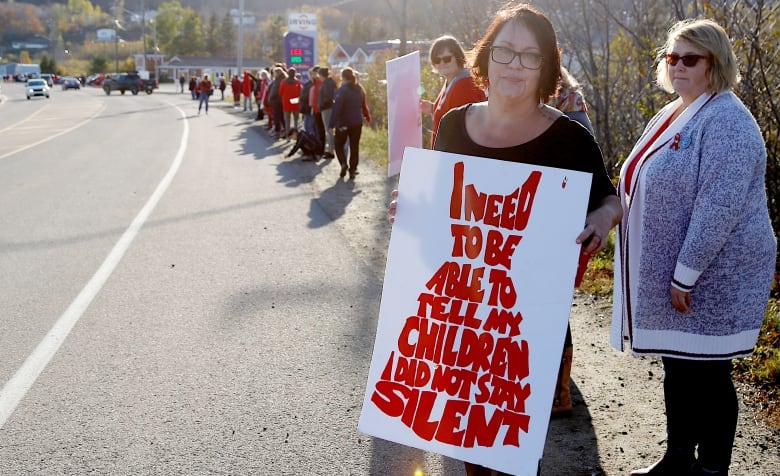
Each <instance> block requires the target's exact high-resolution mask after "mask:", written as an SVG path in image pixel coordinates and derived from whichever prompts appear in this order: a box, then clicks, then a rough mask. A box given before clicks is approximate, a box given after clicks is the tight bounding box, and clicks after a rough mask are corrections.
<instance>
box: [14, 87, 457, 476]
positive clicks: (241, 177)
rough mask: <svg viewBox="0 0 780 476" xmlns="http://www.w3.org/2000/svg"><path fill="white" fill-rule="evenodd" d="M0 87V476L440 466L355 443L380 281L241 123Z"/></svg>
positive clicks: (184, 103) (166, 107)
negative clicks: (40, 95) (43, 96)
mask: <svg viewBox="0 0 780 476" xmlns="http://www.w3.org/2000/svg"><path fill="white" fill-rule="evenodd" d="M2 86H3V87H2V92H3V94H4V96H5V97H4V98H3V101H2V103H0V322H2V329H3V331H2V332H1V333H0V385H2V386H3V387H2V390H0V392H1V393H0V475H3V476H5V475H54V474H74V475H75V474H79V475H80V474H112V475H125V474H126V475H137V474H177V475H178V474H259V475H265V474H285V475H320V474H321V475H330V474H334V475H335V474H338V475H344V474H356V475H364V474H377V475H379V474H382V475H384V474H399V475H400V474H408V475H411V474H413V473H414V471H415V470H416V469H422V470H424V471H425V474H457V473H458V472H459V471H460V470H461V466H460V464H459V463H457V462H454V461H452V460H448V459H446V458H441V457H438V456H436V455H430V454H425V453H422V452H420V451H416V450H412V449H409V448H404V447H401V446H398V445H395V444H392V443H388V442H384V441H381V440H374V439H372V438H369V437H366V436H365V435H362V434H360V433H358V432H357V421H358V417H359V412H360V406H361V403H362V399H363V391H364V388H365V379H366V374H367V370H368V364H369V361H370V353H371V349H372V346H373V339H374V330H375V326H376V316H377V314H378V306H379V299H380V294H381V281H380V277H379V276H377V273H376V272H375V270H374V269H372V268H371V267H370V266H367V265H366V261H365V260H364V259H362V258H361V257H360V256H358V253H356V252H355V250H354V249H353V248H351V247H350V246H349V244H348V242H347V240H345V239H344V237H343V236H342V235H341V233H340V231H339V229H338V228H337V227H334V226H332V221H333V217H332V215H328V214H327V213H325V211H324V210H323V209H322V208H321V207H320V206H319V205H318V201H317V199H316V198H317V197H316V196H315V195H314V192H313V190H312V189H311V188H310V187H309V186H308V182H309V180H310V177H309V178H307V177H306V176H303V175H301V173H300V170H301V169H300V168H298V167H296V166H294V165H293V164H291V162H290V161H289V160H288V159H285V158H284V157H283V156H282V155H281V154H280V152H281V150H280V149H277V148H275V147H274V145H273V144H272V143H271V142H269V141H268V139H267V138H266V136H265V135H264V134H260V133H258V131H257V129H256V128H257V127H258V126H257V125H256V124H257V123H253V122H252V121H251V120H250V118H249V117H248V115H245V114H236V113H235V112H234V111H233V110H232V108H225V107H219V106H222V105H218V104H214V105H212V108H211V110H210V111H209V112H210V114H209V115H206V114H205V113H202V114H201V115H198V114H197V110H196V105H195V104H196V103H194V102H193V101H191V100H190V99H189V97H188V96H187V95H179V94H173V92H172V90H173V88H172V87H171V86H170V85H167V88H168V89H170V91H166V90H161V91H158V92H155V93H154V94H152V95H148V96H147V95H145V94H140V95H138V96H131V95H130V94H127V95H124V96H121V95H119V94H112V95H111V96H105V95H104V94H103V93H102V91H100V90H99V89H95V88H86V89H82V90H81V91H61V90H60V89H59V88H58V87H57V86H55V88H54V90H53V91H52V98H51V99H48V100H47V99H34V100H30V101H27V100H26V99H25V98H24V93H23V89H22V86H21V85H19V84H13V83H11V84H8V83H6V84H3V85H2ZM165 87H166V86H164V88H165ZM343 185H344V186H345V187H346V186H347V185H346V184H343Z"/></svg>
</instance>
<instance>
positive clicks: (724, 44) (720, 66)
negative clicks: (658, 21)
mask: <svg viewBox="0 0 780 476" xmlns="http://www.w3.org/2000/svg"><path fill="white" fill-rule="evenodd" d="M677 40H684V41H687V42H688V43H690V44H692V45H693V46H695V47H697V48H700V49H702V50H704V51H705V52H706V55H707V57H708V58H707V59H708V60H709V63H710V67H709V80H710V89H711V90H712V91H716V92H721V91H726V90H728V89H733V88H734V87H735V86H736V85H737V84H739V80H740V76H739V68H738V67H737V56H736V55H735V54H734V48H732V46H731V41H730V40H729V37H728V35H727V34H726V31H725V30H724V29H723V28H722V27H721V26H720V25H718V24H717V23H715V22H714V21H712V20H708V19H693V20H683V21H680V22H677V23H676V24H675V25H674V26H672V28H670V29H669V34H668V36H667V38H666V43H665V44H664V46H662V47H661V48H660V49H659V50H658V58H657V60H658V65H657V67H656V82H657V83H658V85H659V86H660V87H661V88H662V89H663V90H664V91H666V92H668V93H672V92H674V87H673V86H672V81H671V79H669V68H668V66H667V64H666V54H667V53H669V52H670V51H672V48H673V47H674V42H675V41H677Z"/></svg>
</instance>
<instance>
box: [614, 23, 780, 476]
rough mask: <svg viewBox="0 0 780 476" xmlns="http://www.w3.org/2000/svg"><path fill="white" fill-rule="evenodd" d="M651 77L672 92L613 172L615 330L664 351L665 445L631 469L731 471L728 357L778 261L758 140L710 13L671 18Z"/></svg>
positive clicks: (761, 306) (752, 319)
mask: <svg viewBox="0 0 780 476" xmlns="http://www.w3.org/2000/svg"><path fill="white" fill-rule="evenodd" d="M657 80H658V83H659V85H660V86H661V87H663V88H664V89H665V90H666V91H668V92H674V93H676V94H677V95H678V96H679V97H678V98H677V99H676V100H675V101H673V102H672V103H670V104H669V105H667V106H666V107H664V108H663V109H662V110H661V111H660V112H659V113H658V114H657V115H656V116H655V117H654V118H653V119H652V120H651V121H650V123H649V124H648V126H647V128H646V129H645V131H644V133H643V134H642V136H641V137H640V139H639V142H637V144H636V145H635V146H634V150H632V152H631V154H630V155H629V157H628V159H627V160H626V162H625V163H624V164H623V168H622V170H621V173H620V184H619V195H620V199H621V202H622V204H623V210H624V213H623V221H622V223H621V225H620V226H619V227H618V239H617V240H616V241H617V243H616V250H615V308H614V315H613V324H612V333H611V341H612V345H613V346H615V347H616V348H618V349H620V350H623V347H624V346H625V345H627V346H629V347H630V348H631V351H632V352H633V353H634V354H635V355H647V356H659V357H661V358H662V360H663V365H664V404H665V406H666V422H667V425H666V434H667V440H666V445H667V448H666V454H665V455H664V457H663V458H662V459H661V460H660V461H659V462H657V463H656V464H654V465H652V466H650V467H648V468H644V469H640V470H636V471H634V472H632V473H631V475H632V476H639V475H652V476H661V475H675V476H677V475H683V476H700V475H727V474H728V470H729V465H730V462H731V451H732V446H733V444H734V435H735V433H736V426H737V412H738V404H737V395H736V391H735V389H734V384H733V382H732V380H731V359H733V358H736V357H744V356H747V355H750V354H751V353H752V352H753V347H754V346H755V343H756V339H757V337H758V332H759V329H760V328H761V323H762V321H763V317H764V313H765V310H766V304H767V300H768V297H769V291H770V287H771V285H772V278H773V274H774V268H775V253H776V247H777V243H776V240H775V236H774V232H773V231H772V225H771V222H770V218H769V212H768V209H767V197H766V184H765V172H766V148H765V145H764V140H763V138H762V136H761V131H760V130H759V128H758V125H757V124H756V121H755V119H754V118H753V116H752V115H751V114H750V112H749V111H748V110H747V108H746V107H745V106H744V105H743V104H742V102H741V101H740V100H739V98H737V96H736V95H734V93H733V92H732V89H733V88H734V86H736V84H737V83H738V81H739V73H738V70H737V64H736V56H735V54H734V51H733V49H732V47H731V43H730V42H729V38H728V36H727V35H726V32H725V31H724V30H723V28H721V27H720V26H718V25H717V24H715V23H714V22H712V21H710V20H687V21H683V22H680V23H678V24H676V25H675V26H673V27H672V29H671V30H670V31H669V35H668V38H667V41H666V44H665V46H664V47H663V49H662V50H661V54H660V56H659V64H658V69H657ZM649 438H651V436H650V435H648V439H649Z"/></svg>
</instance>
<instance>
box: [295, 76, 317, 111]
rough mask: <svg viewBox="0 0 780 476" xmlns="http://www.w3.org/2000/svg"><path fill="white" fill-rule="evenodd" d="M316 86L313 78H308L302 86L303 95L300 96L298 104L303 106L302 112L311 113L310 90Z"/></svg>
mask: <svg viewBox="0 0 780 476" xmlns="http://www.w3.org/2000/svg"><path fill="white" fill-rule="evenodd" d="M312 86H314V81H313V80H311V79H310V80H308V81H306V83H304V85H303V87H302V88H301V96H300V97H299V98H298V105H299V106H300V108H301V114H311V106H310V105H309V90H310V89H311V87H312Z"/></svg>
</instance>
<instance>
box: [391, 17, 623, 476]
mask: <svg viewBox="0 0 780 476" xmlns="http://www.w3.org/2000/svg"><path fill="white" fill-rule="evenodd" d="M471 56H472V57H473V62H472V67H471V74H472V76H473V77H474V80H475V83H476V84H477V86H482V87H488V86H489V90H490V93H489V94H488V98H487V100H486V101H483V102H478V103H474V104H466V105H464V106H460V107H456V108H454V109H451V110H450V111H449V112H448V113H447V114H445V115H444V117H443V118H442V119H441V123H440V124H439V129H438V134H437V136H436V141H435V145H434V149H435V150H439V151H444V152H453V153H457V154H466V155H471V156H476V157H484V158H486V159H496V160H505V161H510V162H522V163H527V164H534V165H541V166H547V167H557V168H563V169H572V170H578V171H583V172H587V173H590V174H592V182H591V187H590V193H589V197H588V204H587V215H586V217H585V226H584V229H583V231H582V232H581V233H580V234H579V235H578V236H577V237H576V238H575V240H576V242H577V243H579V244H582V248H581V253H584V254H588V255H592V254H595V253H597V252H599V251H600V250H601V249H603V248H604V245H605V243H606V236H607V234H608V233H609V231H610V230H611V229H612V227H614V226H615V225H617V224H618V222H619V221H620V218H621V216H622V209H621V207H620V200H619V199H618V197H617V195H616V191H615V187H614V185H613V184H612V181H611V180H610V177H609V174H607V171H606V168H605V167H604V162H603V159H602V155H601V150H600V149H599V146H598V144H597V143H596V140H595V139H594V138H593V136H592V135H591V134H590V133H589V132H588V131H587V130H586V129H585V128H584V127H582V126H581V125H579V124H577V123H575V122H574V121H573V120H571V119H569V118H568V117H567V116H566V115H564V114H563V113H562V112H561V111H559V110H557V109H555V108H553V107H550V106H548V105H546V103H547V101H549V100H550V98H551V97H553V96H554V95H555V93H556V92H557V90H558V88H559V85H560V81H561V62H560V52H559V49H558V41H557V38H556V34H555V30H554V29H553V26H552V24H551V23H550V20H549V19H548V18H547V17H546V16H545V15H544V14H543V13H542V12H540V11H539V10H537V9H536V8H535V7H532V6H530V5H527V4H507V5H506V6H504V7H503V8H502V9H501V10H499V12H498V13H497V14H496V17H495V18H494V19H493V22H492V23H491V25H490V26H489V27H488V30H487V32H486V33H485V35H484V36H483V37H482V38H481V39H480V40H479V41H478V42H477V44H476V46H475V48H474V50H473V51H472V52H471ZM432 57H436V56H435V55H434V54H432ZM394 211H395V209H394V207H393V204H391V207H390V214H391V216H393V215H394ZM518 464H523V465H528V464H533V465H536V464H537V462H518ZM466 473H467V474H468V475H469V476H480V475H490V474H495V472H493V471H492V470H490V469H488V468H485V467H483V466H479V465H475V464H471V463H466ZM551 474H557V473H556V472H555V470H553V471H552V472H551Z"/></svg>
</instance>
